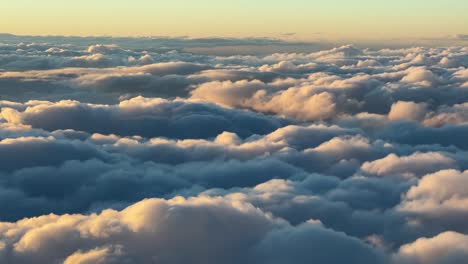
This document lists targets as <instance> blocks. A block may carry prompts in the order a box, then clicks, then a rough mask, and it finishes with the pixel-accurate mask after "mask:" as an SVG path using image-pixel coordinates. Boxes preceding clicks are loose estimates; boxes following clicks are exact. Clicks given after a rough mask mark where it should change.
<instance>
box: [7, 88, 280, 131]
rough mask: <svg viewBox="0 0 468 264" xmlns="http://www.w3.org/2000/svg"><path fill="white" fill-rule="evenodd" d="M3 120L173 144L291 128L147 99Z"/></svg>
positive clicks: (42, 109) (68, 106)
mask: <svg viewBox="0 0 468 264" xmlns="http://www.w3.org/2000/svg"><path fill="white" fill-rule="evenodd" d="M1 115H2V116H3V118H4V119H6V120H7V121H8V122H10V123H22V124H27V125H31V126H32V127H34V128H41V129H45V130H49V131H53V130H57V129H74V130H79V131H86V132H89V133H101V134H118V135H123V136H133V135H139V136H143V137H155V136H162V137H172V138H174V137H175V138H210V137H215V136H217V135H218V134H219V133H221V132H223V131H231V132H235V133H237V134H238V135H240V136H242V137H247V136H250V135H252V134H265V133H268V132H271V131H273V130H275V129H276V128H278V127H280V126H281V125H282V124H285V123H287V122H288V121H286V120H282V119H277V118H270V117H267V116H264V115H261V114H256V113H251V112H246V111H239V110H231V109H224V108H221V107H217V106H214V105H209V104H201V103H197V102H191V101H185V100H165V99H160V98H144V97H135V98H132V99H129V100H125V101H121V102H120V103H119V104H118V105H96V104H85V103H81V102H78V101H70V100H67V101H59V102H57V103H51V102H39V103H38V104H34V105H32V106H30V107H27V108H26V109H25V110H24V111H23V112H19V111H17V110H14V109H13V108H3V109H2V112H1ZM80 120H81V122H80Z"/></svg>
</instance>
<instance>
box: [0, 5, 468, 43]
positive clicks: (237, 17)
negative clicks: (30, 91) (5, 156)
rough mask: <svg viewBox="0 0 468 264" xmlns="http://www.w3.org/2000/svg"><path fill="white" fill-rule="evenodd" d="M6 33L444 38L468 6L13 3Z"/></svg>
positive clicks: (1, 15)
mask: <svg viewBox="0 0 468 264" xmlns="http://www.w3.org/2000/svg"><path fill="white" fill-rule="evenodd" d="M0 10H1V11H0V24H1V25H2V27H1V28H0V31H1V32H4V33H12V34H20V35H77V36H89V35H108V36H190V37H209V36H221V37H275V38H284V39H297V40H318V39H332V40H333V39H350V40H368V39H395V38H442V37H447V36H452V35H457V34H466V33H468V29H467V28H468V16H466V13H467V12H468V2H464V1H458V0H446V1H436V0H429V1H422V0H415V1H403V0H396V1H370V0H364V1H359V3H357V2H356V1H344V0H331V1H306V0H292V1H288V2H283V1H281V2H279V1H278V2H276V1H275V2H272V1H266V0H259V1H255V2H252V1H246V0H240V1H235V2H227V1H214V0H202V1H196V2H195V1H184V0H174V1H149V0H135V1H121V0H117V1H107V0H104V1H91V0H83V1H74V2H71V1H59V0H45V1H31V0H17V1H5V2H4V3H2V4H0Z"/></svg>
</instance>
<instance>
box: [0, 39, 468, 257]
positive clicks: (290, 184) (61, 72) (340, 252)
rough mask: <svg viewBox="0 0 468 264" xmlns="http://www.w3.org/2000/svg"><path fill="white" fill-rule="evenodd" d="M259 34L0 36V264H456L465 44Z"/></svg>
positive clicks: (462, 228) (467, 147) (467, 127)
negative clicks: (299, 39)
mask: <svg viewBox="0 0 468 264" xmlns="http://www.w3.org/2000/svg"><path fill="white" fill-rule="evenodd" d="M258 41H259V40H242V41H240V40H237V42H236V40H223V39H206V40H189V39H166V40H165V39H163V38H161V39H156V40H155V39H153V40H149V39H143V38H142V39H139V38H135V39H116V40H113V39H111V38H87V39H81V38H65V37H49V38H47V37H44V38H32V37H15V36H8V37H5V40H4V41H3V43H2V44H0V91H1V98H0V99H1V100H0V212H1V213H0V262H1V263H13V264H16V263H26V264H27V263H65V264H72V263H109V264H113V263H174V264H176V263H269V264H271V263H274V264H276V263H277V264H287V263H360V264H365V263H372V264H375V263H382V264H410V263H411V264H413V263H415V264H432V263H462V262H463V261H464V260H465V259H466V257H467V256H468V244H467V243H468V238H467V236H468V225H467V224H466V221H465V219H466V218H467V217H468V206H467V205H468V192H467V191H466V189H467V188H466V186H468V158H467V157H468V141H467V135H468V103H467V102H468V71H467V69H466V67H467V66H468V49H467V48H466V47H446V48H427V47H418V48H406V49H380V50H376V49H361V48H359V47H355V46H353V45H345V46H341V47H336V48H331V49H325V50H321V51H317V52H313V53H271V54H266V55H265V54H261V55H259V54H257V55H242V54H236V55H229V56H220V55H216V54H215V53H213V54H205V55H202V54H195V53H191V52H188V50H189V49H191V48H197V47H198V48H199V47H204V48H210V47H217V46H223V45H224V46H226V45H230V46H235V45H244V46H245V45H256V46H262V45H271V44H278V43H276V42H274V43H273V42H268V41H267V40H263V42H258ZM0 42H2V41H0ZM151 43H153V44H155V43H156V44H157V45H154V46H153V45H150V44H151ZM280 44H281V45H287V43H280Z"/></svg>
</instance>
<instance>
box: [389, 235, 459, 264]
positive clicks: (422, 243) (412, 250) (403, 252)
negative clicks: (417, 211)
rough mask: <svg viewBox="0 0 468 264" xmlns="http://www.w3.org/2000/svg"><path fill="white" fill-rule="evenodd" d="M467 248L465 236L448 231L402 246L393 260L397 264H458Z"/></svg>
mask: <svg viewBox="0 0 468 264" xmlns="http://www.w3.org/2000/svg"><path fill="white" fill-rule="evenodd" d="M467 247H468V237H467V236H466V235H464V234H460V233H456V232H450V231H449V232H444V233H441V234H439V235H437V236H435V237H432V238H420V239H418V240H416V241H415V242H413V243H411V244H407V245H404V246H402V247H401V248H400V249H399V251H398V254H397V255H396V258H395V259H396V261H397V262H398V263H418V264H419V263H424V264H432V263H441V264H451V263H460V261H462V262H463V261H464V259H466V257H467Z"/></svg>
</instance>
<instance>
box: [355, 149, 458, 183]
mask: <svg viewBox="0 0 468 264" xmlns="http://www.w3.org/2000/svg"><path fill="white" fill-rule="evenodd" d="M456 167H457V162H456V161H455V160H454V159H452V158H450V157H447V156H445V155H443V154H441V153H438V152H427V153H420V152H416V153H413V154H412V155H410V156H404V157H399V156H397V155H395V154H393V153H392V154H389V155H388V156H386V157H385V158H383V159H378V160H375V161H372V162H365V163H364V164H362V166H361V170H362V171H363V172H366V173H370V174H376V175H379V176H384V175H393V176H397V177H404V178H407V177H418V176H422V175H424V174H427V173H430V172H436V171H439V170H443V169H450V168H456Z"/></svg>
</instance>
